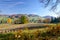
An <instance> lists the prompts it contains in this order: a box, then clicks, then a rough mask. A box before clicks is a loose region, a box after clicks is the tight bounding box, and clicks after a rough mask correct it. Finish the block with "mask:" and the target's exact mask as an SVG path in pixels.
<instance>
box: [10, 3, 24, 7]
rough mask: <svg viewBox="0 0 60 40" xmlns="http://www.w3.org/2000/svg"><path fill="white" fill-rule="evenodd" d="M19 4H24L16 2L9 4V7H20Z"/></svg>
mask: <svg viewBox="0 0 60 40" xmlns="http://www.w3.org/2000/svg"><path fill="white" fill-rule="evenodd" d="M21 4H24V2H16V3H13V4H10V5H9V7H14V6H16V5H21Z"/></svg>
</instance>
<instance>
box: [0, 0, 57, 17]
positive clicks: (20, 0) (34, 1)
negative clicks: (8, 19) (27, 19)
mask: <svg viewBox="0 0 60 40" xmlns="http://www.w3.org/2000/svg"><path fill="white" fill-rule="evenodd" d="M0 14H7V15H11V14H36V15H39V16H47V15H50V16H54V17H57V15H56V14H55V13H53V12H52V11H49V7H48V8H44V7H43V5H42V4H40V2H39V0H0Z"/></svg>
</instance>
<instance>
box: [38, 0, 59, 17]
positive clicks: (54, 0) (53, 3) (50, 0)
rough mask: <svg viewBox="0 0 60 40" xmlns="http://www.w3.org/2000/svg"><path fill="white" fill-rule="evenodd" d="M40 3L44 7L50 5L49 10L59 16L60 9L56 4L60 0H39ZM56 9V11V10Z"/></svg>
mask: <svg viewBox="0 0 60 40" xmlns="http://www.w3.org/2000/svg"><path fill="white" fill-rule="evenodd" d="M39 1H40V3H42V4H44V7H45V8H46V7H48V6H51V8H50V10H52V11H53V12H54V13H56V14H57V15H59V16H60V10H58V9H57V6H58V5H59V4H60V0H39ZM56 10H58V11H56Z"/></svg>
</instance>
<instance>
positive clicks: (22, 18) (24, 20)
mask: <svg viewBox="0 0 60 40" xmlns="http://www.w3.org/2000/svg"><path fill="white" fill-rule="evenodd" d="M20 19H21V20H20V21H21V23H22V24H25V23H28V18H27V17H26V16H24V15H23V16H21V18H20Z"/></svg>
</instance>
